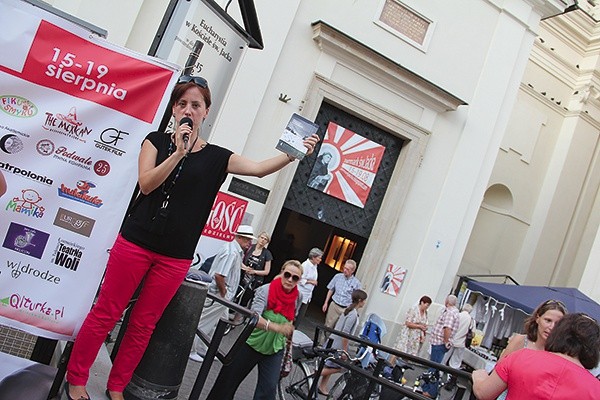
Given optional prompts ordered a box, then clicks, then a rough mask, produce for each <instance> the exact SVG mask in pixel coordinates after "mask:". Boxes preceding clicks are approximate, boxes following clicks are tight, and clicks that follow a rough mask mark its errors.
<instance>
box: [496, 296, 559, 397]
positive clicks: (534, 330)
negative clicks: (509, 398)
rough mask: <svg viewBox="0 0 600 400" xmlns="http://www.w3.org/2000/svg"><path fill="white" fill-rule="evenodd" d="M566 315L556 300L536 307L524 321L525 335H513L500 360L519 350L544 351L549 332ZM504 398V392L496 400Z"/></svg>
mask: <svg viewBox="0 0 600 400" xmlns="http://www.w3.org/2000/svg"><path fill="white" fill-rule="evenodd" d="M566 314H567V308H566V307H565V305H564V304H563V303H562V302H560V301H557V300H547V301H545V302H543V303H542V304H540V305H539V306H537V308H536V309H535V310H533V313H532V314H531V315H530V316H529V317H528V318H527V319H526V320H525V324H524V327H525V334H515V335H513V336H512V337H511V338H510V340H509V341H508V345H507V346H506V348H505V349H504V351H503V352H502V354H501V355H500V360H502V359H504V358H506V357H507V356H508V355H509V354H511V353H513V352H515V351H517V350H521V349H530V350H544V346H546V340H547V339H548V336H549V335H550V332H552V329H554V326H555V325H556V324H557V323H558V321H560V320H561V319H562V318H563V317H564V316H565V315H566ZM500 360H499V361H500ZM505 398H506V392H503V393H501V394H500V395H499V396H498V399H497V400H504V399H505Z"/></svg>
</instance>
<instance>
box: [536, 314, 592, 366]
mask: <svg viewBox="0 0 600 400" xmlns="http://www.w3.org/2000/svg"><path fill="white" fill-rule="evenodd" d="M545 349H546V351H551V352H553V353H561V354H566V355H568V356H571V357H575V358H577V359H578V360H579V362H580V363H581V365H583V367H584V368H586V369H592V368H594V367H595V366H596V365H598V361H599V360H600V326H598V322H596V320H594V319H593V318H592V317H590V316H589V315H586V314H583V313H575V314H568V315H566V316H564V317H563V318H562V319H561V320H560V321H558V323H557V324H556V325H555V326H554V329H552V332H550V335H548V339H547V340H546V346H545Z"/></svg>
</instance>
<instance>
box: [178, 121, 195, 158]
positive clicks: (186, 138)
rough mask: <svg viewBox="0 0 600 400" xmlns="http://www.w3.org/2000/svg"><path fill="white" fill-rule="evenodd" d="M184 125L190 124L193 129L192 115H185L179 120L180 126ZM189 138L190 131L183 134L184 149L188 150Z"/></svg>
mask: <svg viewBox="0 0 600 400" xmlns="http://www.w3.org/2000/svg"><path fill="white" fill-rule="evenodd" d="M183 125H188V126H189V127H190V129H193V128H194V121H192V119H191V118H190V117H183V118H181V121H179V126H183ZM189 140H190V135H189V133H184V134H183V149H184V150H187V147H188V142H189Z"/></svg>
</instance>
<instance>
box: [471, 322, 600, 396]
mask: <svg viewBox="0 0 600 400" xmlns="http://www.w3.org/2000/svg"><path fill="white" fill-rule="evenodd" d="M545 350H546V351H535V350H531V349H521V350H518V351H516V352H514V353H512V354H510V355H509V356H507V357H506V358H504V359H503V360H501V361H499V362H498V364H497V365H496V368H495V369H494V370H493V371H492V372H491V374H490V375H488V374H487V372H486V371H485V370H477V371H474V372H473V392H474V393H475V396H477V398H478V399H479V400H493V399H496V397H498V395H499V394H500V393H502V391H503V390H505V389H506V388H507V387H508V395H507V397H506V399H507V400H516V399H536V400H549V399H552V400H573V399H577V400H593V399H598V395H599V394H600V381H599V380H598V379H596V378H595V377H594V376H593V375H592V374H591V373H590V372H589V371H588V369H591V368H594V367H595V366H596V365H597V364H598V360H600V326H599V325H598V323H597V322H596V321H595V320H594V319H593V318H591V317H590V316H588V315H586V314H582V313H576V314H568V315H566V316H565V317H563V318H562V319H561V320H560V321H559V322H558V323H557V324H556V326H555V327H554V329H553V330H552V332H551V333H550V335H549V336H548V339H547V341H546V346H545Z"/></svg>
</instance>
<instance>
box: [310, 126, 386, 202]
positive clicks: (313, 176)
mask: <svg viewBox="0 0 600 400" xmlns="http://www.w3.org/2000/svg"><path fill="white" fill-rule="evenodd" d="M384 152H385V146H382V145H380V144H378V143H375V142H373V141H371V140H369V139H367V138H365V137H363V136H361V135H359V134H358V133H355V132H352V131H351V130H350V129H346V128H344V127H343V126H340V125H338V124H336V123H334V122H329V125H327V130H326V132H325V137H324V139H323V144H322V145H321V149H320V150H319V154H318V156H317V160H316V162H315V165H314V166H313V169H312V171H311V173H310V175H309V178H308V186H309V187H311V188H313V189H315V190H319V191H321V192H323V193H326V194H328V195H330V196H333V197H336V198H338V199H340V200H343V201H345V202H347V203H350V204H353V205H355V206H357V207H360V208H364V206H365V203H366V202H367V198H368V197H369V193H370V192H371V187H372V185H373V181H374V180H375V175H376V174H377V170H378V169H379V164H380V163H381V158H382V157H383V153H384Z"/></svg>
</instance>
